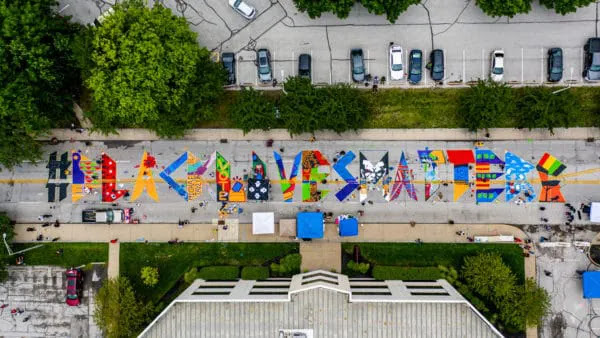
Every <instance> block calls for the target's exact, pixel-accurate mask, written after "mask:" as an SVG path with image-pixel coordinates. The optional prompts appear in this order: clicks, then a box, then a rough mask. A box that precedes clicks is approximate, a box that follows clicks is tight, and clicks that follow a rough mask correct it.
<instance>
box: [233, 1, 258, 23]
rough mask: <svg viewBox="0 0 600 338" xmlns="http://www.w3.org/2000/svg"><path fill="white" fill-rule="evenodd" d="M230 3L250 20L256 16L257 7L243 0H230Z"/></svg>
mask: <svg viewBox="0 0 600 338" xmlns="http://www.w3.org/2000/svg"><path fill="white" fill-rule="evenodd" d="M229 5H230V6H231V7H233V9H235V10H236V11H237V12H238V13H240V14H241V15H242V16H243V17H244V18H246V19H248V20H252V19H254V17H255V16H256V9H255V8H254V7H252V6H250V5H248V3H246V2H244V1H243V0H229Z"/></svg>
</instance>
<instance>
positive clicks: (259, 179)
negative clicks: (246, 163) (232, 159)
mask: <svg viewBox="0 0 600 338" xmlns="http://www.w3.org/2000/svg"><path fill="white" fill-rule="evenodd" d="M268 199H269V179H268V178H267V166H266V165H265V162H263V160H261V159H260V157H258V155H256V153H255V152H252V171H251V172H250V177H249V178H248V200H250V201H267V200H268Z"/></svg>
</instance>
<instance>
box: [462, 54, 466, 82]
mask: <svg viewBox="0 0 600 338" xmlns="http://www.w3.org/2000/svg"><path fill="white" fill-rule="evenodd" d="M466 65H467V63H466V60H465V50H464V49H463V65H462V66H463V72H462V83H466V82H467V66H466Z"/></svg>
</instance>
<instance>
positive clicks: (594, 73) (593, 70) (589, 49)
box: [583, 38, 600, 81]
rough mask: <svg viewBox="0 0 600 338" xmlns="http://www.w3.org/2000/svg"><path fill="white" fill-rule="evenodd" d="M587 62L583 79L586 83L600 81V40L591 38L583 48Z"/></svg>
mask: <svg viewBox="0 0 600 338" xmlns="http://www.w3.org/2000/svg"><path fill="white" fill-rule="evenodd" d="M583 50H584V51H585V60H584V61H585V62H584V67H583V77H584V78H585V80H586V81H600V38H591V39H589V40H588V41H587V43H586V44H585V46H584V47H583Z"/></svg>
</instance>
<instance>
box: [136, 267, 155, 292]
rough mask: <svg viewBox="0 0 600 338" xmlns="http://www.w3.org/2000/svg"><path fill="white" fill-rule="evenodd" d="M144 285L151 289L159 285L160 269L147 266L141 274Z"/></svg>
mask: <svg viewBox="0 0 600 338" xmlns="http://www.w3.org/2000/svg"><path fill="white" fill-rule="evenodd" d="M140 274H141V279H142V283H144V285H148V286H150V287H152V286H154V285H156V284H157V283H158V268H155V267H152V266H145V267H143V268H142V271H141V272H140Z"/></svg>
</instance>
